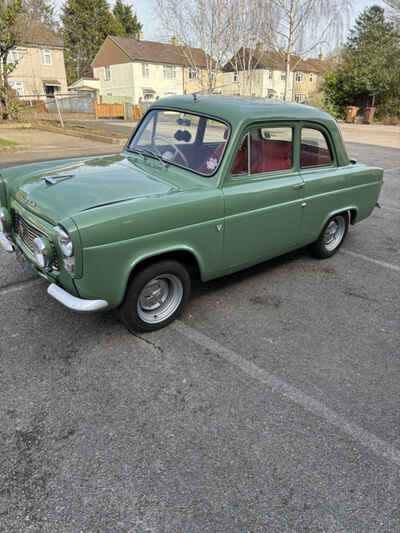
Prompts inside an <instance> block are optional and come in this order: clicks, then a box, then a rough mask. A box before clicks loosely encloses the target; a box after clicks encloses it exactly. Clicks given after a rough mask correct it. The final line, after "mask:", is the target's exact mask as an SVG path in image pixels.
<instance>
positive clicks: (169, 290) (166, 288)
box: [120, 261, 191, 332]
mask: <svg viewBox="0 0 400 533" xmlns="http://www.w3.org/2000/svg"><path fill="white" fill-rule="evenodd" d="M190 286H191V283H190V276H189V274H188V271H187V270H186V268H185V267H184V266H183V265H182V264H181V263H178V262H177V261H160V262H158V263H153V264H152V265H150V266H148V267H146V268H144V269H143V270H141V271H140V272H139V273H138V274H136V275H134V277H133V279H132V281H131V283H130V285H129V287H128V290H127V294H126V297H125V300H124V302H123V304H122V306H121V309H120V316H121V319H122V321H123V322H124V324H125V325H126V327H127V328H128V329H129V331H132V332H140V331H143V332H145V331H153V330H156V329H161V328H163V327H165V326H167V325H168V324H170V323H171V322H172V321H173V320H175V318H177V317H178V316H179V315H180V314H181V312H182V310H183V307H184V305H185V303H186V302H187V300H188V299H189V296H190Z"/></svg>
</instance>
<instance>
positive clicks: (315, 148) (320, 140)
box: [300, 128, 332, 168]
mask: <svg viewBox="0 0 400 533" xmlns="http://www.w3.org/2000/svg"><path fill="white" fill-rule="evenodd" d="M331 163H332V153H331V150H330V149H329V144H328V142H327V139H326V137H325V135H324V134H323V133H322V132H321V131H319V130H315V129H313V128H303V129H302V130H301V150H300V166H301V168H310V167H320V166H326V165H330V164H331Z"/></svg>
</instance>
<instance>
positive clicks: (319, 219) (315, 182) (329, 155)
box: [298, 123, 348, 243]
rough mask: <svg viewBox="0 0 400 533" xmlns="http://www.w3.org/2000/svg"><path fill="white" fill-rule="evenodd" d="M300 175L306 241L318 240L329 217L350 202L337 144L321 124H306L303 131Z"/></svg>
mask: <svg viewBox="0 0 400 533" xmlns="http://www.w3.org/2000/svg"><path fill="white" fill-rule="evenodd" d="M298 134H299V140H300V142H299V146H300V150H299V172H300V175H301V177H302V180H303V181H304V190H303V195H304V200H305V203H306V206H305V208H304V210H303V224H302V239H303V241H304V243H308V242H312V241H314V240H315V239H316V238H317V237H318V235H319V233H320V232H321V229H322V226H323V224H324V222H325V221H326V219H327V217H329V214H330V213H332V212H334V211H338V210H340V209H341V208H345V207H346V206H347V202H348V195H347V183H346V175H345V173H343V168H341V167H338V165H337V161H336V159H337V158H336V153H335V149H334V143H333V142H332V139H331V138H330V135H329V132H328V131H327V130H325V128H323V126H322V125H320V124H315V123H303V124H301V127H300V128H299V133H298Z"/></svg>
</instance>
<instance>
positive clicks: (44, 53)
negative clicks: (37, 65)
mask: <svg viewBox="0 0 400 533" xmlns="http://www.w3.org/2000/svg"><path fill="white" fill-rule="evenodd" d="M40 62H41V64H42V65H51V63H52V61H51V52H50V50H49V49H48V48H42V49H41V50H40Z"/></svg>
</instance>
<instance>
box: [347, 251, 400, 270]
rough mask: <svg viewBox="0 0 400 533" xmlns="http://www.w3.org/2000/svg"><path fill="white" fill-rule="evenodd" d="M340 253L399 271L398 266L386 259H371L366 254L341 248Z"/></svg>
mask: <svg viewBox="0 0 400 533" xmlns="http://www.w3.org/2000/svg"><path fill="white" fill-rule="evenodd" d="M341 252H342V253H344V254H347V255H351V256H352V257H356V258H357V259H363V260H364V261H368V262H369V263H374V264H375V265H379V266H381V267H384V268H389V269H390V270H394V271H395V272H400V266H398V265H393V264H392V263H386V261H380V260H379V259H373V258H372V257H368V256H367V255H363V254H357V253H356V252H350V250H343V248H342V250H341Z"/></svg>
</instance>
